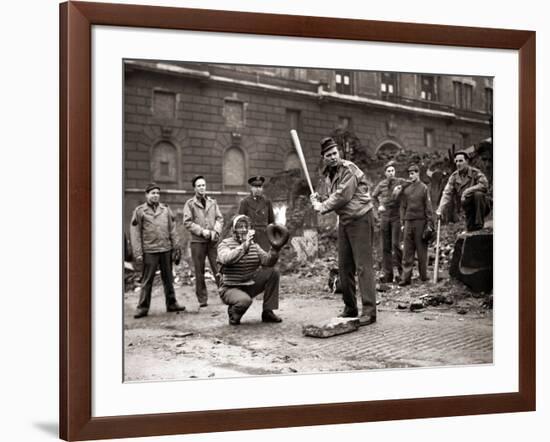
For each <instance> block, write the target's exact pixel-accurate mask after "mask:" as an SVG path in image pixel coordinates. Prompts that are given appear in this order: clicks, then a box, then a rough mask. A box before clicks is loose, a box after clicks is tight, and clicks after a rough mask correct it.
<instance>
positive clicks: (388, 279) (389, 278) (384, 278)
mask: <svg viewBox="0 0 550 442" xmlns="http://www.w3.org/2000/svg"><path fill="white" fill-rule="evenodd" d="M380 282H381V283H382V284H388V283H390V282H393V276H392V275H384V276H381V277H380Z"/></svg>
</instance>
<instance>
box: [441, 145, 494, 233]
mask: <svg viewBox="0 0 550 442" xmlns="http://www.w3.org/2000/svg"><path fill="white" fill-rule="evenodd" d="M454 160H455V164H456V169H457V170H455V171H454V172H453V173H452V174H451V176H450V177H449V181H447V184H446V186H445V188H444V189H443V195H442V196H441V201H440V202H439V207H438V209H437V211H436V215H437V216H438V217H440V216H441V214H442V213H443V209H444V207H445V206H446V205H447V204H448V203H449V202H450V201H451V199H452V198H455V203H458V200H460V204H455V207H462V209H463V210H464V214H465V215H466V230H468V231H469V232H471V231H475V230H480V229H482V228H483V225H484V223H485V216H487V215H488V213H489V212H490V210H491V205H490V201H489V198H488V197H487V190H488V188H489V181H488V180H487V177H486V176H485V175H484V174H483V172H481V171H480V170H479V169H476V168H475V167H472V166H469V165H468V154H467V153H466V152H463V151H460V152H456V153H455V156H454Z"/></svg>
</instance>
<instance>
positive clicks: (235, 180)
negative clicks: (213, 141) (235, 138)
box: [223, 146, 246, 190]
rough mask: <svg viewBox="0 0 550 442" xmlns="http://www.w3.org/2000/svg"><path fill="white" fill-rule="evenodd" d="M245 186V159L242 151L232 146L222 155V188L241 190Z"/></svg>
mask: <svg viewBox="0 0 550 442" xmlns="http://www.w3.org/2000/svg"><path fill="white" fill-rule="evenodd" d="M245 184H246V158H245V156H244V153H243V151H242V150H241V149H240V148H239V147H237V146H232V147H230V148H229V149H227V150H226V151H225V153H224V155H223V186H224V188H225V190H241V189H244V188H245Z"/></svg>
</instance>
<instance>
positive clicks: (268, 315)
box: [262, 310, 283, 322]
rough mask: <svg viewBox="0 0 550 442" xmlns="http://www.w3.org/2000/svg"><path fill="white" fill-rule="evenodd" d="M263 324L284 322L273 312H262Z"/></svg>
mask: <svg viewBox="0 0 550 442" xmlns="http://www.w3.org/2000/svg"><path fill="white" fill-rule="evenodd" d="M262 322H283V320H282V319H281V318H279V317H278V316H277V315H276V314H275V313H273V310H264V311H263V312H262Z"/></svg>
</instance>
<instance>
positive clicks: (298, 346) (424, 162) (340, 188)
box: [123, 59, 494, 382]
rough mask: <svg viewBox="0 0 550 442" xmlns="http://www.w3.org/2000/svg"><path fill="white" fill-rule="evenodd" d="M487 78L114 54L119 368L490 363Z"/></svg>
mask: <svg viewBox="0 0 550 442" xmlns="http://www.w3.org/2000/svg"><path fill="white" fill-rule="evenodd" d="M493 80H494V79H493V78H492V77H480V76H468V75H463V74H457V75H448V74H445V75H440V74H437V73H410V72H380V71H357V70H345V69H342V68H336V69H320V68H305V67H285V66H255V65H242V64H239V65H238V64H219V63H204V62H191V61H164V60H144V59H127V60H124V87H123V90H124V97H123V100H124V149H123V155H124V161H123V167H124V171H123V177H124V184H123V186H124V189H123V192H124V198H123V200H124V209H123V210H124V226H123V228H124V238H125V244H124V249H125V253H124V255H125V262H124V287H125V292H124V373H123V379H124V381H125V382H143V381H159V380H161V381H163V380H189V379H216V378H235V377H244V376H263V375H299V374H312V373H321V372H324V373H327V372H343V371H355V370H372V369H407V368H418V367H446V366H469V365H477V364H492V363H493V315H492V309H493V293H492V291H493V221H494V220H493V198H492V194H493V184H494V183H493V174H492V170H493V168H492V165H493V136H492V130H493Z"/></svg>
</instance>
